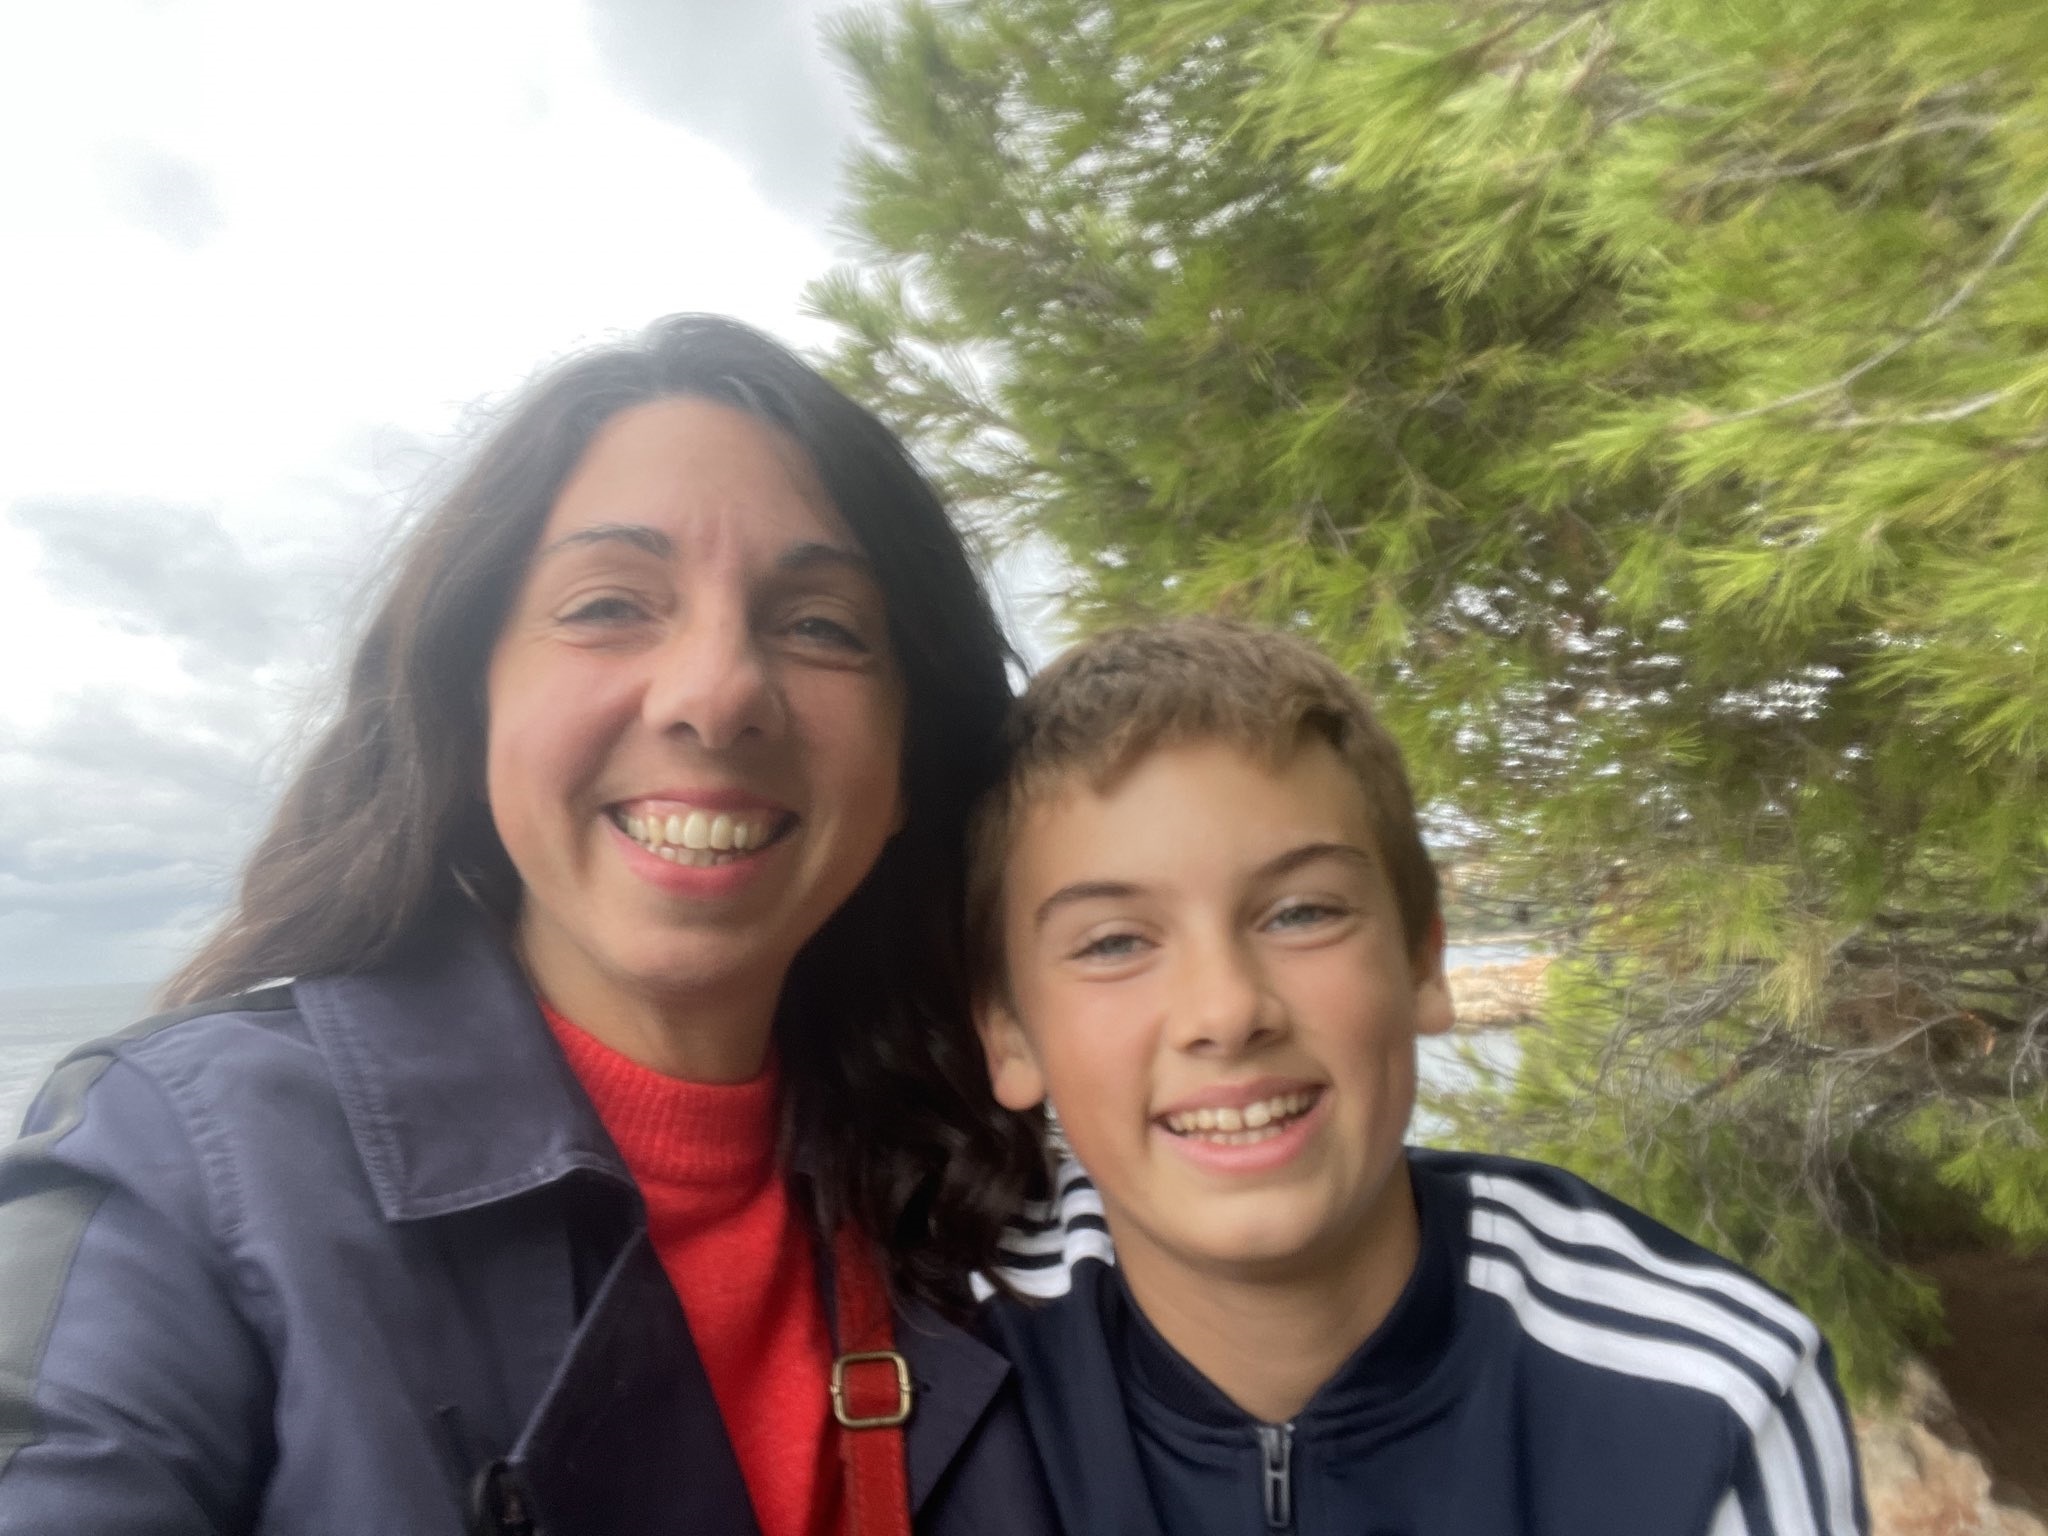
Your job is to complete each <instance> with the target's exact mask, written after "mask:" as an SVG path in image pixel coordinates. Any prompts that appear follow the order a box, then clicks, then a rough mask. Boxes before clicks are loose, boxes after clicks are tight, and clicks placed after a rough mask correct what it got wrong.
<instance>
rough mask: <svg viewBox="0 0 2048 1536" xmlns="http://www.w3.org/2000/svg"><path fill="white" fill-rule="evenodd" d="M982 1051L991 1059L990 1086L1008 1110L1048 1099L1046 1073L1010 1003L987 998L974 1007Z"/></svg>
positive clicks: (1028, 1107)
mask: <svg viewBox="0 0 2048 1536" xmlns="http://www.w3.org/2000/svg"><path fill="white" fill-rule="evenodd" d="M974 1028H975V1031H976V1033H978V1034H979V1035H980V1036H981V1053H982V1055H983V1056H985V1057H987V1058H988V1085H989V1087H990V1089H992V1090H993V1091H994V1093H995V1096H996V1102H997V1103H998V1104H1000V1105H1002V1106H1003V1108H1005V1109H1017V1110H1023V1109H1031V1108H1033V1107H1034V1106H1036V1105H1039V1104H1042V1103H1044V1102H1045V1073H1044V1072H1043V1071H1042V1070H1041V1069H1040V1067H1039V1065H1038V1055H1037V1053H1036V1052H1035V1051H1033V1050H1032V1049H1031V1040H1030V1037H1028V1036H1027V1035H1026V1034H1025V1033H1024V1026H1023V1025H1022V1024H1021V1023H1019V1022H1018V1020H1017V1015H1016V1014H1015V1013H1014V1012H1013V1011H1012V1010H1011V1009H1010V1008H1009V1006H1008V1005H1007V1004H1004V1003H1000V1002H994V1001H988V1002H983V1003H979V1004H977V1005H976V1007H975V1010H974Z"/></svg>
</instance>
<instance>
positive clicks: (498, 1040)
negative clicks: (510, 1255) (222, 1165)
mask: <svg viewBox="0 0 2048 1536" xmlns="http://www.w3.org/2000/svg"><path fill="white" fill-rule="evenodd" d="M292 990H293V993H294V995H295V997H296V999H297V1001H298V1005H299V1011H300V1012H301V1014H302V1015H303V1016H304V1017H305V1020H306V1024H307V1027H308V1029H309V1030H310V1031H311V1032H312V1035H313V1038H314V1040H315V1041H316V1042H317V1043H318V1045H319V1047H320V1050H321V1053H322V1054H323V1055H324V1056H325V1057H326V1058H327V1063H328V1066H329V1069H330V1070H331V1072H332V1073H333V1078H334V1084H335V1089H336V1092H337V1093H338V1094H339V1096H340V1099H341V1105H342V1110H343V1112H344V1113H345V1114H346V1116H347V1117H348V1126H349V1131H350V1134H351V1135H352V1136H353V1137H354V1139H355V1144H356V1151H357V1155H358V1156H360V1157H361V1159H362V1163H363V1167H364V1169H365V1170H366V1171H367V1172H368V1174H369V1178H370V1185H371V1187H372V1189H374V1190H375V1192H376V1196H377V1204H378V1206H379V1207H380V1209H381V1210H382V1211H383V1213H384V1216H385V1219H386V1220H388V1221H416V1220H419V1219H422V1218H424V1217H430V1216H445V1215H448V1214H450V1213H452V1212H455V1211H463V1210H469V1209H471V1208H473V1207H476V1206H480V1205H486V1204H489V1203H491V1202H493V1201H498V1200H504V1199H509V1198H511V1197H512V1196H515V1195H520V1194H524V1193H526V1192H527V1191H529V1190H533V1189H537V1188H540V1187H541V1186H543V1185H546V1184H551V1183H553V1182H555V1181H556V1180H558V1179H561V1178H563V1177H565V1176H566V1175H568V1174H570V1173H572V1172H574V1171H576V1170H577V1169H588V1170H591V1171H593V1172H596V1173H599V1174H602V1175H605V1176H607V1177H610V1178H612V1179H615V1180H617V1181H619V1182H620V1183H623V1184H628V1185H630V1183H631V1178H630V1176H629V1175H628V1174H627V1172H626V1167H625V1164H624V1162H623V1161H622V1160H621V1159H620V1157H619V1154H618V1151H617V1149H616V1148H615V1147H613V1145H612V1141H611V1138H610V1137H609V1136H608V1135H606V1134H605V1130H604V1127H603V1125H602V1124H601V1123H600V1122H599V1121H598V1118H597V1112H596V1111H595V1110H594V1109H592V1108H591V1106H590V1100H589V1099H588V1098H587V1097H585V1095H584V1093H583V1091H582V1089H581V1088H580V1087H579V1086H578V1085H577V1083H576V1081H575V1078H574V1076H573V1074H572V1073H571V1072H570V1070H569V1066H568V1063H567V1062H565V1061H564V1060H563V1059H562V1054H561V1051H560V1049H559V1048H558V1047H557V1046H556V1045H555V1042H554V1038H553V1036H551V1035H550V1034H549V1033H548V1028H547V1025H546V1024H545V1023H544V1022H543V1021H542V1019H541V1016H540V1010H539V1008H538V1007H537V1006H536V1005H535V1003H534V997H533V989H532V988H531V987H530V986H529V985H528V984H527V981H526V978H525V976H524V975H522V974H521V972H520V970H519V967H518V965H517V964H516V963H515V962H514V960H513V958H512V954H511V951H510V950H509V949H508V948H507V946H506V944H505V942H504V940H503V939H502V938H501V937H500V936H499V934H498V933H497V932H496V931H495V930H494V928H493V927H492V926H491V925H490V924H489V923H488V922H487V921H486V920H485V919H484V918H483V916H482V915H481V914H480V913H475V914H464V915H462V916H459V917H456V918H454V919H451V920H449V921H446V922H443V923H440V924H438V925H436V926H435V928H434V929H432V930H431V931H430V932H429V933H427V934H424V935H422V936H421V938H420V939H419V941H417V942H415V943H413V944H411V945H409V946H408V947H407V951H406V953H405V955H404V956H402V957H401V958H400V959H399V960H397V961H396V962H394V963H393V964H391V965H389V966H385V967H382V968H380V969H378V970H375V971H367V972H364V973H362V974H360V975H355V976H323V977H318V978H315V979H313V980H309V981H301V982H297V983H295V984H294V986H293V989H292Z"/></svg>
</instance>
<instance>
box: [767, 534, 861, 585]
mask: <svg viewBox="0 0 2048 1536" xmlns="http://www.w3.org/2000/svg"><path fill="white" fill-rule="evenodd" d="M832 566H837V567H840V568H841V569H844V570H849V571H852V572H853V573H854V574H855V575H857V576H865V577H867V578H868V579H869V580H873V579H874V575H875V565H874V562H873V561H872V560H870V559H868V557H867V556H866V555H864V554H862V553H861V552H860V551H859V550H857V549H848V548H847V547H846V546H845V545H844V544H826V543H823V542H821V541H819V540H816V539H807V540H805V541H804V542H803V543H801V544H792V545H790V546H789V548H787V549H785V550H784V551H783V552H782V553H781V554H779V555H777V556H776V557H775V568H776V569H777V570H778V571H782V572H784V573H786V574H792V575H793V574H797V573H800V572H803V571H814V570H817V569H819V568H820V567H832Z"/></svg>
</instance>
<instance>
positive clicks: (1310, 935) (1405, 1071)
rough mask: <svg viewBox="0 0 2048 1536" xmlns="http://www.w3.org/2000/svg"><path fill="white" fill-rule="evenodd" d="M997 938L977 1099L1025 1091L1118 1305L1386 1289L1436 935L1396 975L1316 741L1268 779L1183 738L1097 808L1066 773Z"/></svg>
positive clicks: (1370, 880) (1437, 1000) (1397, 1244)
mask: <svg viewBox="0 0 2048 1536" xmlns="http://www.w3.org/2000/svg"><path fill="white" fill-rule="evenodd" d="M1003 938H1004V951H1005V955H1006V959H1007V987H1006V989H1005V991H1004V993H1003V999H1002V1001H1000V1002H998V1003H996V1004H993V1005H991V1006H989V1007H988V1008H987V1009H985V1011H984V1016H983V1020H982V1026H983V1032H984V1038H985V1041H986V1043H987V1046H988V1050H989V1057H990V1068H991V1073H992V1076H993V1079H994V1082H995V1087H996V1094H997V1097H998V1098H999V1099H1001V1100H1002V1102H1004V1103H1005V1104H1007V1105H1009V1106H1011V1107H1013V1108H1021V1107H1024V1106H1026V1105H1029V1104H1032V1103H1035V1102H1037V1101H1038V1100H1039V1099H1040V1098H1041V1097H1049V1099H1050V1101H1051V1102H1052V1104H1053V1106H1054V1107H1055V1108H1056V1109H1057V1111H1058V1113H1059V1116H1060V1122H1061V1125H1062V1127H1063V1128H1064V1130H1065V1132H1066V1135H1067V1138H1068V1140H1069V1141H1070V1143H1071V1144H1072V1146H1073V1148H1074V1152H1075V1155H1076V1156H1077V1157H1078V1158H1079V1159H1080V1161H1081V1163H1082V1164H1083V1166H1085V1167H1086V1168H1087V1169H1088V1171H1089V1173H1090V1174H1091V1175H1092V1176H1093V1177H1094V1179H1095V1182H1096V1185H1097V1187H1098V1188H1099V1189H1100V1191H1101V1194H1102V1198H1103V1204H1104V1209H1105V1210H1106V1212H1107V1213H1108V1215H1109V1220H1110V1227H1111V1231H1112V1234H1113V1236H1114V1238H1115V1240H1116V1243H1117V1248H1118V1253H1119V1256H1120V1258H1121V1260H1122V1262H1123V1264H1124V1266H1125V1269H1126V1272H1127V1273H1128V1274H1129V1275H1130V1278H1131V1283H1132V1286H1133V1288H1134V1289H1136V1290H1138V1291H1140V1293H1141V1299H1142V1293H1143V1292H1144V1291H1145V1290H1147V1289H1152V1288H1154V1286H1155V1285H1156V1284H1157V1283H1159V1282H1162V1281H1163V1282H1164V1283H1165V1284H1167V1285H1171V1284H1172V1283H1173V1281H1172V1279H1171V1278H1170V1277H1171V1276H1172V1275H1174V1274H1176V1273H1181V1274H1197V1275H1199V1274H1207V1275H1212V1276H1219V1277H1220V1276H1222V1275H1226V1274H1227V1275H1231V1276H1234V1277H1236V1278H1239V1279H1243V1280H1285V1279H1292V1278H1307V1277H1308V1276H1310V1275H1316V1274H1322V1275H1330V1274H1332V1273H1333V1272H1336V1273H1343V1274H1347V1275H1351V1276H1352V1277H1353V1278H1362V1277H1361V1276H1359V1275H1358V1274H1357V1271H1358V1269H1359V1267H1360V1266H1364V1267H1365V1268H1367V1269H1370V1268H1371V1267H1372V1265H1373V1264H1374V1263H1375V1262H1376V1260H1375V1257H1374V1256H1375V1255H1376V1254H1378V1255H1379V1256H1380V1258H1379V1260H1377V1262H1384V1261H1386V1260H1387V1259H1390V1258H1391V1259H1393V1261H1394V1262H1396V1263H1399V1264H1400V1265H1401V1266H1402V1277H1405V1273H1406V1266H1407V1264H1408V1263H1410V1262H1412V1253H1413V1247H1412V1241H1413V1239H1412V1229H1413V1221H1414V1216H1413V1210H1412V1206H1411V1205H1410V1203H1409V1195H1408V1188H1407V1182H1406V1180H1405V1178H1402V1177H1398V1174H1399V1172H1400V1170H1401V1169H1402V1167H1403V1164H1402V1155H1401V1143H1402V1138H1403V1135H1404V1134H1405V1131H1406V1128H1407V1124H1408V1117H1409V1113H1410V1110H1411V1109H1412V1107H1413V1103H1414V1096H1415V1049H1414V1047H1415V1037H1416V1036H1417V1035H1418V1034H1422V1033H1436V1032H1439V1031H1441V1030H1444V1029H1447V1028H1449V1026H1450V1023H1451V1009H1450V1000H1449V994H1448V992H1447V991H1446V989H1445V985H1444V979H1443V972H1442V951H1441V945H1442V931H1441V926H1440V925H1439V926H1437V927H1436V928H1434V929H1433V930H1432V932H1431V934H1430V936H1429V940H1428V942H1427V943H1426V944H1425V945H1424V946H1423V953H1422V954H1420V955H1418V956H1415V957H1413V958H1412V959H1411V957H1410V955H1409V954H1408V952H1407V945H1406V944H1405V943H1404V940H1403V936H1402V927H1401V920H1400V915H1399V912H1398V910H1397V908H1396V904H1395V900H1394V894H1393V890H1392V888H1391V886H1390V884H1389V882H1388V878H1387V874H1386V871H1385V868H1384V865H1383V862H1382V860H1381V858H1380V856H1379V853H1378V850H1377V848H1376V846H1375V843H1374V839H1373V834H1372V819H1371V808H1370V806H1369V805H1368V802H1367V800H1366V796H1365V791H1364V789H1363V788H1362V787H1361V785H1360V783H1359V781H1358V779H1357V777H1356V775H1355V774H1354V773H1353V771H1352V770H1351V769H1350V768H1349V767H1348V766H1347V765H1346V763H1345V761H1344V759H1343V758H1342V757H1340V756H1339V755H1338V754H1337V752H1336V751H1335V750H1333V749H1332V748H1331V747H1329V746H1328V745H1326V744H1324V743H1323V742H1321V741H1315V740H1311V741H1309V742H1307V743H1306V744H1304V745H1303V746H1302V747H1301V749H1300V750H1299V751H1297V752H1296V753H1294V755H1293V756H1292V757H1290V758H1288V759H1286V760H1285V761H1283V762H1282V763H1280V764H1279V765H1278V766H1268V765H1266V764H1264V763H1262V762H1260V761H1259V760H1257V759H1255V758H1253V757H1251V756H1248V755H1247V754H1245V753H1244V752H1241V751H1239V750H1238V749H1237V748H1235V747H1233V746H1229V745H1224V744H1220V743H1208V742H1198V743H1195V744H1191V745H1185V746H1175V747H1168V748H1163V749H1160V750H1158V751H1155V752H1153V753H1151V754H1150V755H1148V756H1146V757H1143V758H1141V759H1140V760H1139V762H1138V763H1137V764H1136V766H1135V767H1133V768H1132V769H1131V770H1130V771H1129V772H1128V773H1127V774H1125V775H1124V776H1123V777H1121V778H1120V779H1118V780H1116V781H1115V782H1114V783H1113V784H1112V785H1111V786H1110V787H1109V788H1108V789H1107V790H1106V791H1102V792H1098V791H1096V790H1094V789H1092V788H1091V787H1090V786H1089V785H1088V784H1087V783H1086V782H1085V781H1084V780H1081V779H1080V778H1078V777H1077V778H1076V779H1075V780H1074V782H1072V783H1071V784H1069V785H1067V786H1065V787H1064V788H1063V789H1061V790H1060V791H1058V792H1057V793H1056V794H1055V795H1054V796H1052V797H1051V798H1049V799H1047V800H1045V801H1043V802H1041V803H1039V804H1037V805H1035V806H1032V807H1031V808H1030V809H1029V810H1027V811H1026V812H1025V813H1024V814H1023V817H1022V819H1021V821H1020V823H1019V825H1018V828H1017V832H1016V836H1015V840H1014V847H1013V848H1012V850H1011V857H1010V861H1009V863H1008V865H1007V867H1006V869H1005V874H1004V900H1003ZM1400 1235H1406V1237H1407V1241H1406V1242H1405V1243H1404V1242H1402V1241H1401V1240H1400ZM1385 1238H1392V1239H1393V1241H1392V1244H1391V1247H1392V1249H1393V1250H1394V1252H1393V1253H1389V1252H1387V1251H1386V1250H1387V1249H1388V1248H1389V1244H1388V1243H1387V1242H1386V1241H1383V1239H1385ZM1395 1285H1396V1288H1398V1285H1399V1279H1396V1280H1395Z"/></svg>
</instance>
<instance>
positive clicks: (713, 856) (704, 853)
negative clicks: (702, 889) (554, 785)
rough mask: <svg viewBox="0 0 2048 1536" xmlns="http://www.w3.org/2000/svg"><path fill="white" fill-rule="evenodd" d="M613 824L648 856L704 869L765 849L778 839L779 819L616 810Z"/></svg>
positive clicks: (756, 815) (762, 813)
mask: <svg viewBox="0 0 2048 1536" xmlns="http://www.w3.org/2000/svg"><path fill="white" fill-rule="evenodd" d="M612 821H613V822H614V823H615V824H616V825H617V826H618V828H619V830H620V831H622V832H624V833H625V834H626V836H628V837H630V838H632V839H633V841H634V842H636V843H638V844H639V845H640V846H641V847H642V848H645V849H646V850H647V851H648V852H649V853H655V854H659V855H660V856H661V857H662V858H664V859H667V860H668V861H669V862H670V863H671V864H688V865H690V866H692V867H694V868H697V869H705V868H708V867H710V866H711V865H713V864H730V863H732V862H733V860H735V859H737V858H740V857H741V856H743V855H745V854H748V853H751V852H753V851H755V850H757V849H760V848H764V847H766V846H767V844H768V843H769V841H770V840H771V839H772V838H773V837H774V836H775V830H776V828H775V823H776V821H777V817H776V815H775V814H774V813H773V812H768V811H759V812H753V813H750V814H745V815H739V816H733V815H728V814H727V813H726V812H724V811H719V812H717V813H716V814H712V813H710V812H706V811H687V812H684V811H671V812H670V813H669V814H667V815H666V816H658V815H648V816H640V815H635V814H633V813H631V812H625V811H614V812H613V813H612Z"/></svg>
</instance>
